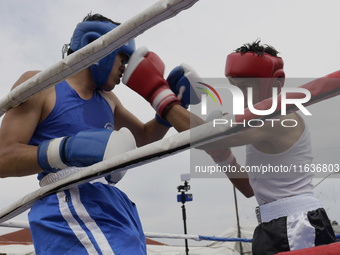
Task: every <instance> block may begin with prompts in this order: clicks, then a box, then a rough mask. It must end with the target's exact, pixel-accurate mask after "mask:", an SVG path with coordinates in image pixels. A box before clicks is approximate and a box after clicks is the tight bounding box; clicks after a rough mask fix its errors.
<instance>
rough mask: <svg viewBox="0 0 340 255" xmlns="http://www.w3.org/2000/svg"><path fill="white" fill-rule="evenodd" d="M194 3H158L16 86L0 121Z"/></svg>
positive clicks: (0, 106)
mask: <svg viewBox="0 0 340 255" xmlns="http://www.w3.org/2000/svg"><path fill="white" fill-rule="evenodd" d="M197 1H198V0H161V1H158V2H157V3H155V4H153V5H152V6H150V7H149V8H147V9H146V10H144V11H142V12H141V13H139V14H138V15H136V16H134V17H132V18H131V19H129V20H127V21H126V22H124V23H122V24H121V25H120V26H118V27H117V28H115V29H113V30H112V31H110V32H109V33H107V34H105V35H103V36H101V37H100V38H99V39H98V40H95V41H94V42H92V43H91V44H90V45H87V46H85V47H84V48H82V49H80V50H78V51H76V52H75V53H73V54H71V55H69V56H67V57H66V58H65V59H63V60H61V61H59V62H58V63H56V64H54V65H53V66H51V67H49V68H47V69H45V70H43V71H42V72H40V73H38V74H36V75H35V76H34V77H32V78H31V79H29V80H27V81H25V82H24V83H22V84H20V85H19V86H17V87H16V88H14V89H13V90H12V91H10V92H9V93H8V94H7V95H6V96H5V97H4V98H2V99H1V100H0V117H1V116H2V115H3V114H4V113H6V111H7V110H9V109H10V108H11V107H15V106H17V105H19V104H21V103H22V102H24V101H26V100H27V99H29V98H30V97H32V96H34V95H35V94H38V93H39V92H41V91H43V90H44V89H47V88H49V87H51V86H54V85H56V84H58V83H60V82H61V81H63V80H65V79H66V78H68V77H70V76H72V75H74V74H76V73H78V72H79V71H81V70H83V69H85V68H86V67H89V66H90V65H92V64H93V63H95V62H97V61H98V60H100V59H102V58H103V57H105V56H106V55H108V54H110V53H111V52H113V51H114V50H116V49H117V48H119V47H120V46H122V45H123V44H124V43H127V42H128V41H130V40H131V39H133V38H135V37H136V36H138V35H140V34H142V33H143V32H144V31H146V30H148V29H149V28H151V27H153V26H155V25H157V24H158V23H160V22H162V21H164V20H166V19H169V18H171V17H173V16H175V15H177V14H178V13H179V12H181V11H182V10H184V9H187V8H190V7H191V6H192V5H194V4H195V3H196V2H197Z"/></svg>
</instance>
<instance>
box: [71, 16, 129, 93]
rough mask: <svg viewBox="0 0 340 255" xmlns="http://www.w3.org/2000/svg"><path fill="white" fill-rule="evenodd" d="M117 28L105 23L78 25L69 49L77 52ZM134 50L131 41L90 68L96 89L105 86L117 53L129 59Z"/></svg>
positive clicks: (82, 23)
mask: <svg viewBox="0 0 340 255" xmlns="http://www.w3.org/2000/svg"><path fill="white" fill-rule="evenodd" d="M117 26H118V25H116V24H113V23H111V22H105V21H83V22H81V23H79V24H78V25H77V27H76V29H75V30H74V33H73V36H72V39H71V43H70V48H71V50H73V51H77V50H79V49H81V48H83V47H84V46H86V45H88V44H89V43H90V42H92V41H94V40H96V39H98V38H99V37H101V36H102V35H104V34H106V33H107V32H110V31H111V30H112V29H114V28H116V27H117ZM135 49H136V47H135V41H134V40H131V41H129V42H128V43H126V44H124V45H122V46H121V47H120V48H118V49H116V50H115V51H113V52H112V53H110V54H109V55H107V56H106V57H104V58H102V59H101V60H99V61H98V62H96V63H95V64H93V65H92V66H90V70H91V72H92V75H93V79H94V81H95V83H96V85H97V89H101V87H102V86H104V85H105V84H106V82H107V80H108V78H109V76H110V73H111V70H112V67H113V64H114V62H115V59H116V56H117V53H118V52H122V53H124V54H126V55H127V56H128V57H130V56H131V55H132V53H133V52H134V51H135Z"/></svg>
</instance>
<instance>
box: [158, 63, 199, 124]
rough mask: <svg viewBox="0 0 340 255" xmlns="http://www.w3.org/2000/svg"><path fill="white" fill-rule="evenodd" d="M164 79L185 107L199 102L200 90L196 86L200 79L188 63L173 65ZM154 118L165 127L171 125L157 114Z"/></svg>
mask: <svg viewBox="0 0 340 255" xmlns="http://www.w3.org/2000/svg"><path fill="white" fill-rule="evenodd" d="M166 80H167V82H168V84H169V86H170V89H171V90H172V92H174V94H175V95H176V96H177V98H178V100H180V102H181V105H182V106H183V107H184V108H185V109H188V107H189V105H191V104H198V103H200V102H201V94H202V90H200V89H198V88H197V86H198V85H199V82H202V80H201V78H200V77H199V75H198V74H197V73H196V71H195V70H194V69H193V68H192V67H190V66H189V65H187V64H184V63H182V64H181V65H180V66H177V67H175V68H174V69H172V71H171V72H170V74H169V76H168V78H167V79H166ZM156 120H157V121H158V122H159V123H160V124H162V125H164V126H166V127H171V124H170V123H169V122H167V121H166V120H164V119H162V118H160V117H159V116H158V115H157V114H156Z"/></svg>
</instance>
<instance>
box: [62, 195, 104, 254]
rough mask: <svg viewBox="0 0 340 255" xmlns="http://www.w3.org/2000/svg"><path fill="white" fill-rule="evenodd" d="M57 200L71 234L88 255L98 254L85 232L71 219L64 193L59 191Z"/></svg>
mask: <svg viewBox="0 0 340 255" xmlns="http://www.w3.org/2000/svg"><path fill="white" fill-rule="evenodd" d="M57 196H58V200H59V209H60V212H61V215H62V216H63V217H64V219H65V220H66V222H67V223H68V225H69V226H70V228H71V229H72V231H73V233H74V234H75V235H76V236H77V238H78V239H79V241H80V242H81V243H82V244H83V246H84V247H85V249H86V251H87V252H88V254H98V252H97V250H96V248H95V247H94V245H93V244H92V242H91V240H90V238H89V237H88V236H87V234H86V232H85V231H84V230H83V229H82V228H81V226H80V225H79V223H78V222H77V221H76V219H75V218H74V217H73V215H72V213H71V211H70V209H69V208H68V204H67V202H66V201H65V197H66V194H65V192H64V191H60V192H58V193H57Z"/></svg>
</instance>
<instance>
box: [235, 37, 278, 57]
mask: <svg viewBox="0 0 340 255" xmlns="http://www.w3.org/2000/svg"><path fill="white" fill-rule="evenodd" d="M260 42H261V40H260V39H257V40H256V41H254V42H253V43H252V44H250V43H247V44H244V45H243V46H241V47H240V48H237V49H236V50H235V51H236V52H240V53H241V55H243V54H244V53H246V52H252V53H253V55H254V54H255V53H256V54H257V56H258V57H262V56H263V53H267V54H270V55H272V56H274V57H277V54H278V53H279V52H278V51H277V50H276V49H275V48H274V47H272V46H269V45H267V44H265V45H260Z"/></svg>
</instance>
